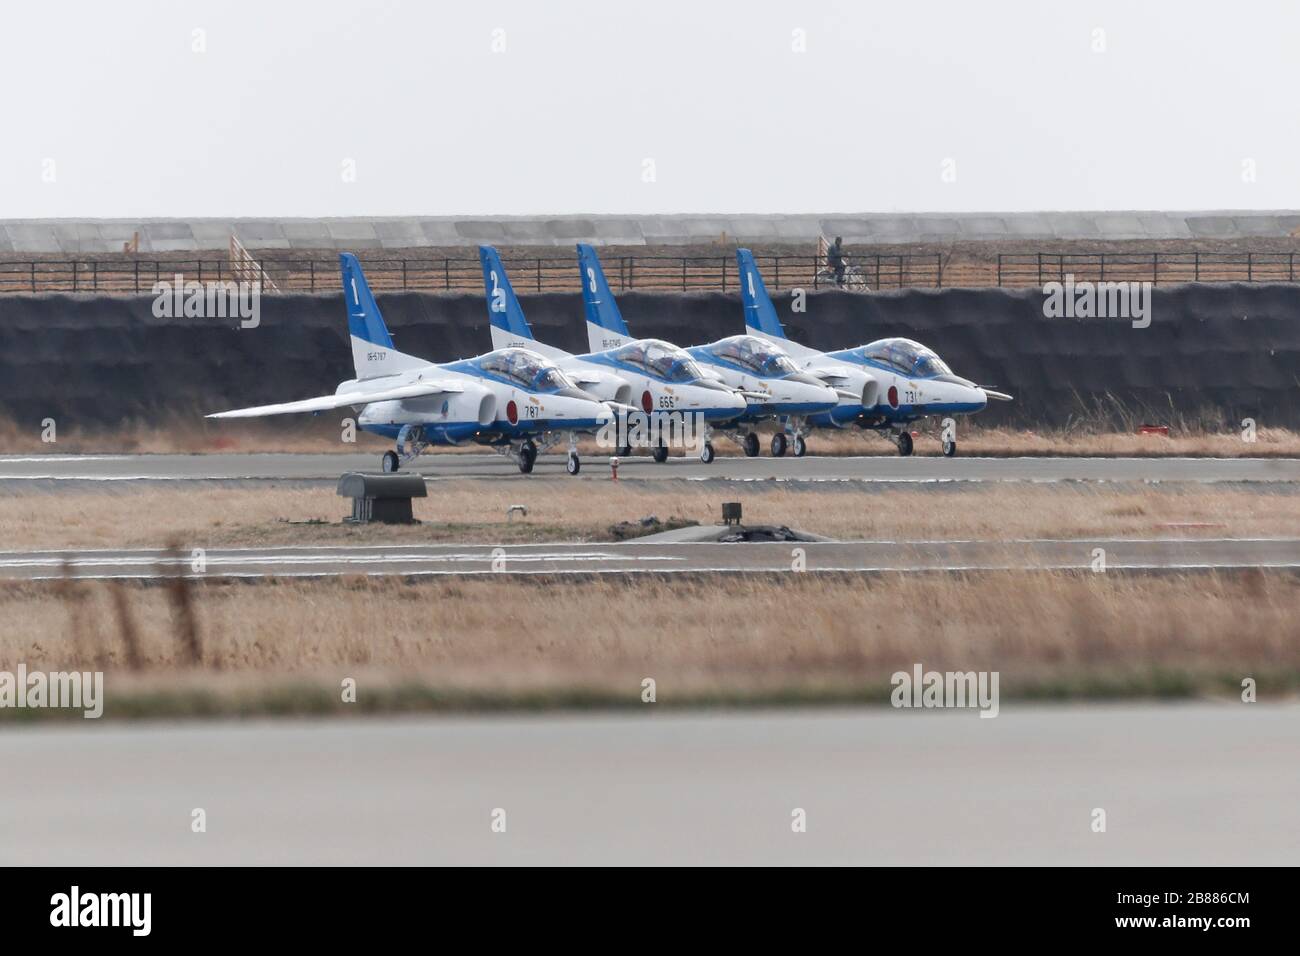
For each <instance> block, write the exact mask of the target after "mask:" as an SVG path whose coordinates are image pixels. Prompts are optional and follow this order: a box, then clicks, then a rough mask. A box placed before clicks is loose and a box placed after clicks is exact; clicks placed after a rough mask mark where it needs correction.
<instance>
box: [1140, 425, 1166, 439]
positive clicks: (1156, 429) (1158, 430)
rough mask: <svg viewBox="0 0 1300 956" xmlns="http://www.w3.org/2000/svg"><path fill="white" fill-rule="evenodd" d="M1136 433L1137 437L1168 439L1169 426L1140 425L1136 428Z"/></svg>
mask: <svg viewBox="0 0 1300 956" xmlns="http://www.w3.org/2000/svg"><path fill="white" fill-rule="evenodd" d="M1137 433H1138V434H1139V435H1164V436H1165V437H1166V438H1168V437H1169V426H1168V425H1140V426H1138V430H1137Z"/></svg>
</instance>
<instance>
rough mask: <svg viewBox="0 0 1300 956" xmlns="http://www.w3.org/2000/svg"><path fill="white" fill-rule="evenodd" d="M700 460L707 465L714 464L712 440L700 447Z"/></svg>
mask: <svg viewBox="0 0 1300 956" xmlns="http://www.w3.org/2000/svg"><path fill="white" fill-rule="evenodd" d="M700 461H702V462H704V464H706V465H711V464H713V444H712V443H711V442H707V441H706V442H705V443H704V447H703V448H701V449H700Z"/></svg>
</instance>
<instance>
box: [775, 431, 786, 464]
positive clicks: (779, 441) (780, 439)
mask: <svg viewBox="0 0 1300 956" xmlns="http://www.w3.org/2000/svg"><path fill="white" fill-rule="evenodd" d="M786 445H787V442H786V440H785V432H777V433H776V434H775V435H773V436H772V457H773V458H780V457H781V456H782V455H784V454H785V449H786Z"/></svg>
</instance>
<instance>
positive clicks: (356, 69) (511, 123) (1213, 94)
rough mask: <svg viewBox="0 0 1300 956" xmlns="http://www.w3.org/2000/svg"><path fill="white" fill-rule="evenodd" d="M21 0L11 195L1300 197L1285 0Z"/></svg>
mask: <svg viewBox="0 0 1300 956" xmlns="http://www.w3.org/2000/svg"><path fill="white" fill-rule="evenodd" d="M5 14H6V17H5V24H4V29H3V30H2V31H0V78H2V79H3V90H4V94H5V106H4V112H3V121H4V133H5V135H4V148H3V149H2V150H0V218H20V217H53V216H59V217H115V216H122V217H139V216H176V217H196V216H221V217H227V216H344V215H466V214H469V215H489V214H496V215H510V214H544V213H556V214H567V213H614V214H617V213H710V212H730V213H736V212H753V213H761V212H791V213H793V212H822V213H830V212H867V211H998V210H1042V209H1166V210H1168V209H1179V210H1181V209H1222V208H1240V209H1271V208H1295V207H1297V206H1300V201H1298V200H1297V198H1296V187H1297V185H1298V184H1300V148H1298V147H1300V122H1298V119H1300V116H1298V115H1297V114H1298V113H1300V109H1298V107H1300V95H1297V94H1298V93H1300V83H1298V82H1297V63H1300V57H1298V55H1297V52H1296V48H1295V41H1296V39H1297V38H1298V37H1300V4H1296V3H1290V2H1281V0H1279V2H1233V3H1226V4H1225V3H1212V2H1206V3H1200V2H1181V3H1176V2H1155V0H1146V2H1141V3H1138V2H1133V0H1124V2H1115V3H1111V2H1079V0H1074V2H1050V3H1047V2H1041V0H1038V2H1033V0H1025V2H997V0H984V2H958V0H952V2H947V0H942V2H927V3H914V2H904V0H889V2H887V3H849V2H842V3H833V2H818V0H797V2H716V0H689V2H679V0H658V2H655V0H639V2H635V3H619V2H612V0H607V2H590V3H579V2H569V0H548V2H519V3H515V2H498V3H485V2H482V0H460V2H439V3H414V2H411V3H397V2H387V3H362V2H356V0H353V2H347V3H340V2H333V0H324V2H321V0H316V2H311V3H307V2H299V0H277V2H266V0H262V2H239V0H219V2H183V0H182V2H158V3H150V2H136V0H121V2H116V3H104V2H86V3H73V2H69V3H61V2H57V0H42V2H30V0H25V2H22V3H17V4H8V5H6V8H5ZM195 31H202V32H200V33H196V32H195ZM796 31H802V32H796ZM801 44H802V46H803V47H804V52H799V48H800V46H801ZM494 46H495V47H498V48H500V47H502V46H503V47H504V49H500V50H499V51H498V50H494ZM200 47H202V48H203V49H198V48H200ZM647 180H652V181H647Z"/></svg>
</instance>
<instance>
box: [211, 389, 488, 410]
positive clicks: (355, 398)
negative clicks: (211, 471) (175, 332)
mask: <svg viewBox="0 0 1300 956" xmlns="http://www.w3.org/2000/svg"><path fill="white" fill-rule="evenodd" d="M463 391H465V389H464V388H463V387H461V386H460V385H459V384H457V383H456V382H453V381H449V380H448V381H437V380H431V381H423V382H418V383H416V384H413V385H399V386H397V387H395V388H385V389H380V390H378V391H373V392H340V393H338V394H336V395H322V396H320V397H319V398H304V399H302V400H301V401H297V402H281V403H280V404H278V405H256V406H254V407H252V408H236V409H234V410H232V411H229V412H216V413H214V414H212V415H208V416H206V417H207V418H261V417H263V416H266V415H293V414H296V413H298V412H325V411H329V410H330V409H331V408H345V407H347V406H349V405H368V404H369V403H370V402H393V401H398V400H399V399H403V398H424V397H425V396H428V395H441V394H444V393H451V392H463Z"/></svg>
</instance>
